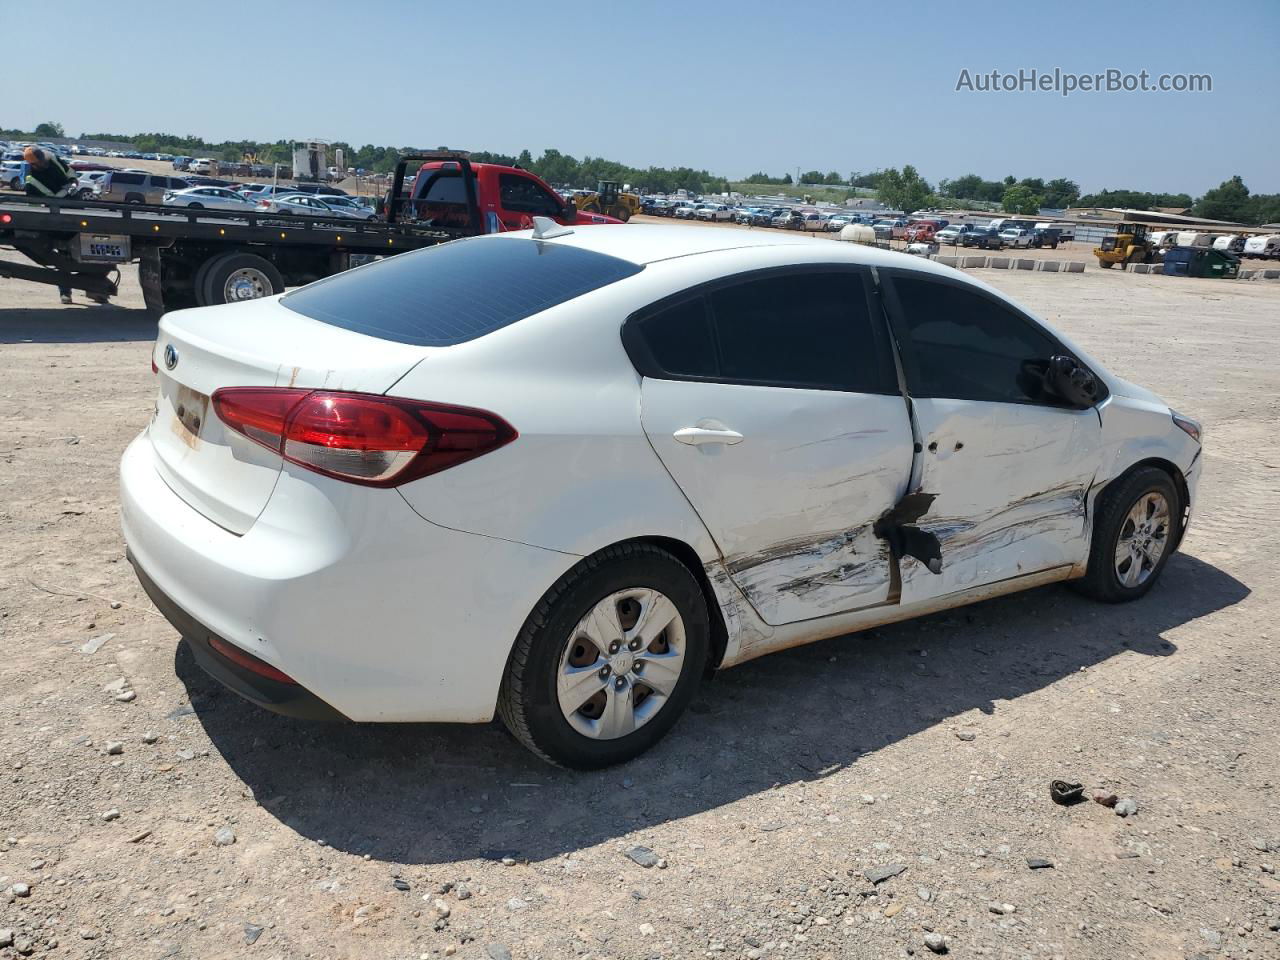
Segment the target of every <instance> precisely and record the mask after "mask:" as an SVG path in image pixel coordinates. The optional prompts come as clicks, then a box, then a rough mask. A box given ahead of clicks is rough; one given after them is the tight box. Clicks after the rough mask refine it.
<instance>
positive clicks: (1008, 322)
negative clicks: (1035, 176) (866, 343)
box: [887, 271, 1102, 605]
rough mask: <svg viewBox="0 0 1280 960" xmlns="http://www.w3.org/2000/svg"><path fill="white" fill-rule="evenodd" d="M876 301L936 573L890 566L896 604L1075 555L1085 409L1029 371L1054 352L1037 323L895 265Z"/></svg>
mask: <svg viewBox="0 0 1280 960" xmlns="http://www.w3.org/2000/svg"><path fill="white" fill-rule="evenodd" d="M891 282H892V289H891V290H890V291H888V292H889V294H890V295H889V296H888V297H887V300H888V303H889V305H890V307H891V313H892V314H893V322H894V328H895V332H896V334H897V337H898V341H899V344H900V346H901V349H902V359H903V366H904V369H905V372H906V377H907V386H908V390H909V392H910V394H911V402H912V409H913V415H914V417H915V420H916V430H917V433H918V436H919V438H920V444H921V450H920V452H919V453H918V455H917V463H916V466H915V469H914V476H913V487H912V489H913V490H918V491H919V492H920V493H922V494H926V495H930V496H932V498H933V499H932V502H931V503H930V505H929V508H928V510H927V511H926V512H925V513H924V515H923V516H922V517H920V519H919V520H918V521H917V523H916V526H917V527H918V528H919V529H920V530H922V531H924V532H925V533H928V534H932V535H934V536H936V537H937V540H938V550H939V553H940V555H941V564H940V569H938V570H937V572H934V571H931V570H930V569H928V567H927V566H926V565H925V564H924V563H922V562H921V561H920V560H918V559H916V558H914V557H910V556H907V557H904V558H902V560H901V561H900V571H901V575H902V595H901V602H902V604H904V605H906V604H911V603H918V602H922V601H925V600H930V599H932V598H934V597H940V596H945V595H947V594H951V593H956V592H959V591H962V590H967V589H970V588H973V587H980V586H983V585H986V584H990V583H995V582H997V581H1001V580H1008V579H1011V578H1015V577H1019V576H1022V575H1025V574H1032V573H1038V572H1041V571H1045V570H1051V569H1054V568H1058V567H1066V566H1070V565H1074V564H1077V563H1080V562H1081V561H1083V560H1084V559H1085V554H1086V550H1087V548H1088V522H1089V518H1088V516H1087V514H1086V503H1087V496H1088V492H1089V488H1090V487H1091V486H1092V484H1093V480H1094V477H1095V476H1096V475H1097V472H1098V467H1099V463H1100V459H1101V433H1102V431H1101V422H1100V420H1099V417H1098V413H1097V411H1096V410H1095V409H1093V408H1089V409H1084V410H1079V409H1074V408H1070V407H1067V406H1064V405H1062V404H1060V403H1058V402H1056V401H1054V400H1053V399H1052V398H1050V397H1048V396H1046V395H1045V394H1044V392H1043V390H1042V389H1041V387H1040V381H1039V380H1038V378H1037V376H1036V372H1035V371H1036V370H1037V369H1038V365H1039V364H1041V363H1044V362H1046V361H1047V360H1048V359H1049V357H1050V356H1052V355H1054V354H1055V353H1059V352H1061V351H1062V347H1061V346H1060V345H1059V344H1058V343H1057V341H1056V339H1055V338H1054V337H1053V336H1052V334H1050V333H1049V332H1048V331H1047V330H1045V329H1044V328H1043V327H1041V326H1040V325H1039V324H1037V323H1036V322H1035V321H1034V320H1032V319H1031V318H1030V317H1027V316H1025V315H1024V314H1022V313H1021V312H1019V311H1017V310H1015V309H1014V308H1013V307H1012V306H1010V305H1009V304H1007V303H1005V302H1004V301H1003V300H1001V299H999V298H996V297H994V296H991V295H988V294H987V293H986V292H985V291H983V290H981V289H980V288H977V287H974V286H973V285H971V284H964V283H961V282H955V281H950V280H942V279H940V278H937V277H934V276H925V275H923V274H919V273H908V272H905V271H902V272H899V271H895V272H894V273H893V275H892V280H891Z"/></svg>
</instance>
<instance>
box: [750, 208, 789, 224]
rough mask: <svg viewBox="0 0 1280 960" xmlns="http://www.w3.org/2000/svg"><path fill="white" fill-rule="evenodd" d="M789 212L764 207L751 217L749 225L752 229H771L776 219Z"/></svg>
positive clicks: (784, 209)
mask: <svg viewBox="0 0 1280 960" xmlns="http://www.w3.org/2000/svg"><path fill="white" fill-rule="evenodd" d="M790 212H791V211H790V210H788V209H787V208H786V207H766V208H765V209H763V210H761V211H760V212H759V213H756V214H754V215H753V216H752V217H751V225H752V226H753V227H772V226H773V221H774V220H775V219H776V218H778V217H779V216H781V215H783V214H788V213H790Z"/></svg>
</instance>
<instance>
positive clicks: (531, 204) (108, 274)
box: [0, 150, 621, 314]
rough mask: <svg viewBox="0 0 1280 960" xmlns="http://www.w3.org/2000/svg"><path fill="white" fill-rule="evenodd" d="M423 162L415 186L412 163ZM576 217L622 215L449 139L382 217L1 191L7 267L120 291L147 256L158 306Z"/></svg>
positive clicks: (9, 273) (223, 298) (16, 274)
mask: <svg viewBox="0 0 1280 960" xmlns="http://www.w3.org/2000/svg"><path fill="white" fill-rule="evenodd" d="M409 169H414V170H415V173H414V175H413V177H412V186H411V187H410V188H409V189H407V190H406V189H405V184H406V176H405V174H406V172H407V171H408V170H409ZM535 216H542V217H549V218H551V219H552V220H555V221H556V222H558V223H561V224H564V225H566V226H579V225H587V224H617V223H621V221H620V220H615V219H614V218H612V217H606V216H602V215H600V214H593V213H583V212H579V211H578V210H577V209H576V208H575V207H574V205H573V203H572V202H570V201H565V200H562V199H561V198H560V196H559V195H558V194H557V193H556V192H555V191H554V190H552V189H551V188H550V187H549V186H548V185H547V184H546V183H545V182H544V181H543V180H542V179H541V178H540V177H538V176H536V175H535V174H533V173H532V172H530V171H528V170H523V169H521V168H519V167H506V166H501V165H498V164H492V163H476V164H472V163H471V161H470V160H469V159H468V154H466V153H465V152H461V151H452V150H443V151H434V152H431V153H424V154H418V155H414V156H408V157H404V158H402V159H401V160H400V162H399V163H398V164H397V165H396V170H395V175H394V177H393V181H392V188H391V190H390V191H389V192H388V195H387V196H386V197H385V198H384V199H383V203H382V216H381V217H379V218H376V219H374V220H363V221H362V220H350V219H339V218H338V217H337V216H335V217H334V218H333V219H328V218H326V217H298V216H286V215H282V214H279V213H269V212H265V213H256V212H253V213H239V212H235V213H232V212H222V211H215V210H208V209H191V208H187V207H166V206H157V205H147V204H135V203H110V202H104V201H98V200H79V199H72V198H66V199H59V198H50V197H14V198H4V199H0V246H8V247H13V248H14V249H15V250H17V251H19V252H20V253H22V254H23V255H24V256H25V257H26V258H27V259H28V260H30V261H32V263H30V264H26V263H20V262H17V261H14V260H3V259H0V277H9V278H12V279H16V280H27V281H30V282H32V283H45V284H51V285H58V286H67V287H72V288H74V289H77V290H83V291H85V292H86V293H90V294H93V295H95V296H98V297H103V298H107V297H112V296H115V295H116V294H117V293H118V292H119V284H120V273H119V270H118V267H119V265H120V264H122V263H129V262H133V261H136V262H138V264H139V269H138V277H139V280H140V282H141V284H142V292H143V298H144V300H145V301H146V304H147V307H148V309H149V310H151V311H152V312H153V313H156V314H160V313H164V312H165V311H167V310H177V309H181V308H183V307H195V306H209V305H213V304H220V303H232V302H235V301H239V300H252V299H256V298H258V297H269V296H271V295H273V294H277V293H282V292H283V291H284V289H285V288H286V287H293V286H298V285H300V284H304V283H310V282H311V281H313V280H318V279H320V278H321V277H327V276H329V275H330V274H334V273H339V272H341V271H342V270H346V269H347V268H348V267H349V266H351V264H352V258H353V257H356V258H357V260H358V259H360V258H366V259H367V258H368V257H372V256H387V255H389V254H396V253H401V252H404V251H406V250H416V249H420V248H422V247H428V246H432V245H434V244H437V243H444V242H446V241H448V240H454V239H457V238H459V237H467V236H475V235H477V234H482V233H498V232H502V231H506V230H520V229H523V228H526V227H529V226H532V225H533V217H535Z"/></svg>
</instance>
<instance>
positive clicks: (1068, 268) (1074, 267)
mask: <svg viewBox="0 0 1280 960" xmlns="http://www.w3.org/2000/svg"><path fill="white" fill-rule="evenodd" d="M1063 270H1064V271H1065V272H1066V273H1084V261H1083V260H1068V261H1066V263H1064V264H1063Z"/></svg>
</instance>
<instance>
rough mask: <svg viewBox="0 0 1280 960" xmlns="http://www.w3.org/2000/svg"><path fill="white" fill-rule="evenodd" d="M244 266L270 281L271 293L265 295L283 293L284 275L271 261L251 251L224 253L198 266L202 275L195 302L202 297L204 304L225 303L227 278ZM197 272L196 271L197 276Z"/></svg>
mask: <svg viewBox="0 0 1280 960" xmlns="http://www.w3.org/2000/svg"><path fill="white" fill-rule="evenodd" d="M246 267H248V268H252V269H255V270H258V271H260V272H261V273H262V274H263V275H264V276H265V277H266V278H267V279H268V280H269V281H270V282H271V288H272V289H271V293H269V294H266V296H272V295H274V294H277V293H284V277H282V276H281V275H280V271H279V270H277V269H276V267H275V264H273V263H272V262H271V261H269V260H264V259H263V258H262V257H259V256H257V255H256V254H252V253H224V254H223V255H222V256H220V257H214V258H213V259H212V260H210V261H208V262H207V263H206V264H204V265H203V266H202V267H201V268H200V269H201V270H203V271H204V277H203V283H202V284H201V285H200V286H199V287H197V288H196V299H197V302H199V301H200V300H201V299H203V302H204V304H205V306H211V307H212V306H217V305H219V304H223V303H226V302H227V300H226V298H225V296H224V287H225V285H226V282H227V280H228V279H230V277H231V274H233V273H235V272H236V271H237V270H241V269H244V268H246ZM199 273H200V271H197V276H199Z"/></svg>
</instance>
